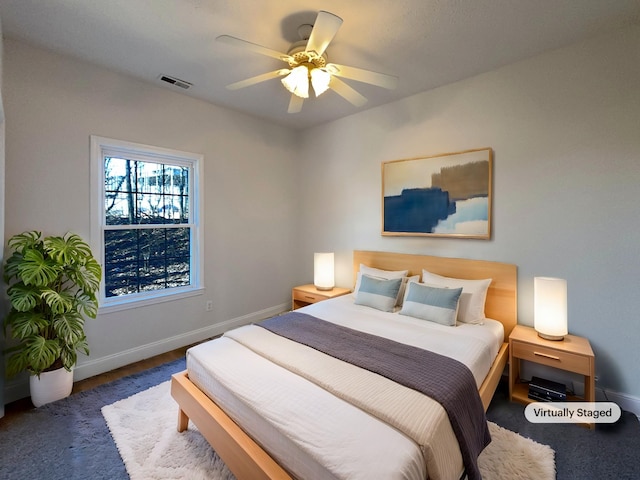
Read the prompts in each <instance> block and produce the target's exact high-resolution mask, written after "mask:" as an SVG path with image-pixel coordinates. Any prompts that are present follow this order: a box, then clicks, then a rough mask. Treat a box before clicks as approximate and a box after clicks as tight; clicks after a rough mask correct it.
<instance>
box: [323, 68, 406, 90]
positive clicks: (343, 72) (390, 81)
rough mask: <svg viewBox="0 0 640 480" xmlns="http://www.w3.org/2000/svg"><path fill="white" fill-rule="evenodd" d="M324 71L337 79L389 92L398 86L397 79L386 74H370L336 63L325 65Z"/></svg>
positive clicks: (368, 71) (369, 71)
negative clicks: (349, 80)
mask: <svg viewBox="0 0 640 480" xmlns="http://www.w3.org/2000/svg"><path fill="white" fill-rule="evenodd" d="M326 69H327V71H328V72H329V73H331V74H332V75H335V76H337V77H343V78H349V79H351V80H356V81H357V82H363V83H369V84H371V85H377V86H378V87H382V88H387V89H389V90H393V89H394V88H396V87H397V86H398V77H395V76H393V75H387V74H386V73H378V72H372V71H371V70H363V69H362V68H356V67H347V66H345V65H338V64H336V63H329V64H327V66H326Z"/></svg>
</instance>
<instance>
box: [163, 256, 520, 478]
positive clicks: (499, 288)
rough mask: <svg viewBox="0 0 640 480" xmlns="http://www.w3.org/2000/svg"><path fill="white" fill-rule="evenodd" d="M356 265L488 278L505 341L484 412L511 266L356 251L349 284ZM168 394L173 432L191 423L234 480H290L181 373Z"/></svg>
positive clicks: (491, 307) (512, 306)
mask: <svg viewBox="0 0 640 480" xmlns="http://www.w3.org/2000/svg"><path fill="white" fill-rule="evenodd" d="M361 263H362V264H365V265H367V266H369V267H374V268H380V269H383V270H409V275H421V274H422V270H423V269H425V270H428V271H430V272H431V273H435V274H438V275H443V276H447V277H453V278H464V279H471V280H478V279H484V278H491V279H492V282H491V285H490V286H489V290H488V292H487V300H486V304H485V314H486V316H487V317H488V318H493V319H495V320H498V321H500V322H501V323H502V324H503V325H504V340H505V341H504V343H503V344H502V347H501V348H500V350H499V352H498V355H497V357H496V359H495V361H494V362H493V365H492V366H491V369H490V370H489V373H488V374H487V377H486V378H485V380H484V382H483V383H482V385H481V386H480V388H479V390H478V391H479V392H480V398H481V399H482V404H483V405H484V408H485V410H486V409H487V408H488V407H489V403H490V402H491V398H492V397H493V394H494V392H495V389H496V387H497V385H498V382H499V381H500V377H501V376H502V372H503V371H504V369H505V366H506V364H507V360H508V357H509V355H508V353H509V352H508V338H509V334H510V333H511V330H512V329H513V327H514V326H515V325H516V323H517V267H516V266H515V265H511V264H506V263H498V262H490V261H484V260H468V259H460V258H443V257H432V256H427V255H412V254H402V253H388V252H370V251H359V250H357V251H354V252H353V268H354V279H355V275H356V273H357V272H358V269H359V267H360V264H361ZM171 395H172V396H173V398H174V399H175V400H176V402H178V405H179V410H178V431H179V432H183V431H184V430H186V429H187V426H188V423H189V420H191V421H192V422H193V423H194V424H195V425H196V426H197V427H198V430H199V431H200V432H201V433H202V435H203V436H204V437H205V438H206V439H207V441H208V442H209V443H210V444H211V446H212V447H213V449H214V450H215V451H216V453H217V454H218V455H219V456H220V458H221V459H222V460H223V461H224V462H225V464H226V465H227V467H229V469H230V470H231V471H232V472H233V474H234V475H235V476H236V478H238V479H239V480H243V479H250V480H260V479H283V480H284V479H291V476H290V475H289V474H288V473H287V472H286V470H284V469H283V468H282V467H281V466H280V465H278V463H277V462H276V461H275V460H273V459H272V458H271V457H270V456H269V454H268V453H267V452H265V450H264V449H263V448H262V447H260V445H258V444H257V443H256V442H255V441H254V440H253V439H252V438H251V437H249V436H248V435H247V434H246V433H245V432H244V431H243V430H242V429H241V428H240V427H239V426H238V425H237V424H236V423H235V422H234V421H233V420H231V418H229V416H227V415H226V414H225V413H224V411H222V409H220V407H218V406H217V405H216V404H215V403H214V402H213V401H212V400H211V399H210V398H209V397H207V396H206V395H205V394H204V393H203V392H202V391H201V390H200V389H198V387H196V386H195V385H194V384H193V383H191V381H190V380H189V377H188V374H187V372H186V371H184V372H181V373H177V374H175V375H173V377H172V379H171Z"/></svg>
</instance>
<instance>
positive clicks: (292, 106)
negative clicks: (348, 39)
mask: <svg viewBox="0 0 640 480" xmlns="http://www.w3.org/2000/svg"><path fill="white" fill-rule="evenodd" d="M341 25H342V19H341V18H340V17H338V16H337V15H334V14H333V13H329V12H325V11H320V12H318V16H317V17H316V21H315V23H314V25H313V26H312V25H301V26H300V28H299V29H298V33H299V34H300V36H301V38H302V40H300V41H299V42H295V43H294V44H293V45H291V48H290V49H289V51H288V52H287V53H286V54H285V53H280V52H278V51H276V50H271V49H270V48H267V47H263V46H261V45H257V44H255V43H251V42H248V41H246V40H242V39H240V38H236V37H232V36H229V35H221V36H219V37H217V38H216V40H217V41H218V42H222V43H226V44H228V45H233V46H236V47H241V48H244V49H247V50H251V51H253V52H254V53H259V54H261V55H266V56H268V57H273V58H276V59H278V60H281V61H283V62H286V63H287V64H288V66H289V67H288V68H280V69H278V70H274V71H272V72H267V73H263V74H261V75H257V76H255V77H251V78H247V79H246V80H241V81H239V82H235V83H232V84H230V85H227V88H228V89H229V90H237V89H240V88H245V87H249V86H251V85H255V84H257V83H260V82H264V81H267V80H271V79H273V78H279V77H282V78H281V81H282V84H283V85H284V86H285V88H286V89H287V90H288V91H289V92H291V100H290V101H289V108H288V110H287V111H288V112H289V113H297V112H299V111H300V110H302V104H303V102H304V99H305V98H309V84H311V87H312V88H313V91H314V93H315V96H316V97H317V96H319V95H321V94H322V93H324V92H325V91H326V90H328V89H329V88H330V89H332V90H333V91H334V92H336V93H337V94H338V95H340V96H341V97H343V98H344V99H346V100H347V101H349V102H350V103H351V104H353V105H354V106H356V107H361V106H362V105H364V104H365V103H366V102H367V99H366V98H365V97H364V96H363V95H361V94H360V93H359V92H357V91H356V90H355V89H353V88H352V87H351V86H349V85H348V84H347V83H345V82H343V81H342V80H341V79H340V78H338V77H341V78H346V79H350V80H355V81H358V82H363V83H368V84H371V85H377V86H378V87H383V88H387V89H389V90H393V89H394V88H396V85H397V83H398V77H395V76H393V75H387V74H384V73H377V72H372V71H370V70H363V69H361V68H356V67H347V66H344V65H338V64H336V63H327V55H326V53H325V52H326V50H327V46H328V45H329V43H331V40H333V37H335V35H336V33H338V29H339V28H340V26H341Z"/></svg>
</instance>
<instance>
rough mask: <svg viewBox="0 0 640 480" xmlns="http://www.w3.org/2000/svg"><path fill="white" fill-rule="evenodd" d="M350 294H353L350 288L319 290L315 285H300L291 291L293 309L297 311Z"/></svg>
mask: <svg viewBox="0 0 640 480" xmlns="http://www.w3.org/2000/svg"><path fill="white" fill-rule="evenodd" d="M348 293H351V290H350V289H348V288H341V287H333V288H332V289H331V290H318V289H317V288H316V287H315V286H314V285H300V286H298V287H293V290H291V308H292V310H295V309H297V308H301V307H306V306H307V305H310V304H312V303H317V302H321V301H323V300H328V299H330V298H334V297H339V296H341V295H346V294H348Z"/></svg>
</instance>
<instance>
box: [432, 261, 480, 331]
mask: <svg viewBox="0 0 640 480" xmlns="http://www.w3.org/2000/svg"><path fill="white" fill-rule="evenodd" d="M491 280H492V279H491V278H486V279H483V280H465V279H461V278H450V277H443V276H441V275H436V274H435V273H431V272H429V271H427V270H422V282H423V283H426V284H427V285H431V286H434V287H447V288H459V287H462V295H460V306H459V307H458V321H459V322H462V323H478V324H483V323H484V318H485V315H484V302H485V300H486V299H487V290H488V289H489V285H491Z"/></svg>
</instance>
